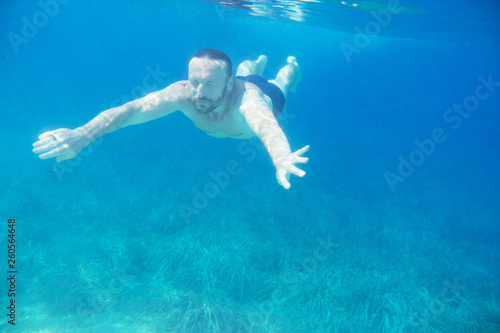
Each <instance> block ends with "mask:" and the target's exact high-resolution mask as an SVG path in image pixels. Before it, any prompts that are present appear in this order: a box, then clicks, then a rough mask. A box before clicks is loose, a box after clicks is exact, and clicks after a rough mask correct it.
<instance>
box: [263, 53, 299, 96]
mask: <svg viewBox="0 0 500 333" xmlns="http://www.w3.org/2000/svg"><path fill="white" fill-rule="evenodd" d="M286 61H287V62H288V64H287V65H286V66H285V67H283V68H282V69H280V71H279V72H278V75H277V76H276V79H274V80H269V82H271V83H274V84H275V85H277V86H278V88H280V89H281V91H282V92H283V94H284V95H285V98H286V97H287V96H288V92H290V91H291V92H293V93H294V92H295V90H296V89H297V85H298V84H299V82H300V80H302V75H301V74H300V68H299V64H298V63H297V59H295V57H293V56H290V57H288V58H287V59H286Z"/></svg>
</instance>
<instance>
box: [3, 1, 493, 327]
mask: <svg viewBox="0 0 500 333" xmlns="http://www.w3.org/2000/svg"><path fill="white" fill-rule="evenodd" d="M391 6H392V7H391ZM499 14H500V7H499V6H498V5H497V3H496V2H495V1H476V2H460V3H458V4H457V3H456V2H451V1H445V2H440V3H434V2H430V1H402V2H401V3H400V4H399V5H398V3H397V2H385V1H371V2H366V1H359V2H345V3H344V4H342V1H322V2H301V1H279V2H278V1H214V2H208V1H185V2H181V1H178V2H175V1H160V0H158V1H132V0H129V1H116V0H115V1H105V2H99V1H77V0H72V1H68V0H66V1H63V0H58V1H56V0H45V1H40V2H37V1H30V2H28V1H25V2H14V1H4V2H2V3H1V4H0V22H2V23H1V24H0V27H1V29H2V30H1V35H2V36H3V37H2V38H1V39H0V73H1V76H0V91H1V92H0V94H1V98H0V107H1V111H0V112H1V113H2V115H3V117H2V122H1V129H2V131H1V134H0V135H1V138H2V145H1V146H0V152H1V155H2V158H1V159H0V165H1V170H2V177H0V185H1V189H2V192H1V194H0V213H1V214H0V217H1V218H2V223H4V227H2V228H0V243H1V244H2V245H1V248H2V249H3V250H2V251H4V252H3V254H1V255H2V256H3V258H4V260H3V261H2V263H3V264H2V267H1V271H2V278H1V280H2V281H3V283H2V284H1V286H0V287H1V288H2V289H1V290H0V294H1V295H2V296H1V299H0V300H1V304H0V305H1V306H2V308H3V309H4V310H3V311H5V312H4V313H5V314H7V313H9V312H10V310H9V309H6V307H7V306H9V304H10V303H9V302H11V299H14V300H15V305H16V307H15V324H16V325H15V326H14V325H12V324H9V323H8V320H11V319H10V318H9V317H8V316H6V315H5V314H4V315H3V316H2V318H3V319H2V321H1V322H0V330H1V331H2V332H292V333H295V332H297V333H299V332H300V333H302V332H303V333H308V332H498V331H500V305H499V303H500V267H499V263H500V249H499V244H500V242H499V240H500V230H499V222H500V221H499V220H500V219H499V216H500V205H499V202H500V200H499V199H500V198H499V197H500V191H499V189H498V188H499V186H500V177H499V176H498V170H499V169H500V159H499V157H498V156H499V154H498V152H499V147H500V140H499V135H498V126H499V124H500V117H499V115H498V106H499V105H500V103H499V102H500V65H499V61H498V59H499V49H500V48H499V36H500V34H499V32H500V27H499V25H500V24H499V22H500V20H498V17H499ZM366 33H368V35H367V34H366ZM206 47H213V48H218V49H220V50H222V51H223V52H225V53H227V54H228V55H229V56H230V57H231V59H232V61H233V64H234V67H235V68H236V65H237V64H238V63H240V62H241V61H243V60H246V59H255V58H256V57H258V56H259V55H260V54H266V55H267V56H268V58H269V62H268V65H267V68H266V71H265V73H264V76H265V77H266V78H273V77H274V76H275V75H276V73H277V71H278V70H279V69H280V68H281V67H282V66H283V65H285V64H286V58H287V56H289V55H294V56H296V57H297V60H298V62H299V65H300V67H301V71H302V82H301V83H300V85H299V86H298V89H297V92H296V93H295V94H291V95H290V96H289V97H288V100H287V106H286V108H285V112H284V114H283V115H282V116H281V119H280V124H281V126H282V128H283V130H284V132H285V134H286V136H287V137H288V140H289V142H290V146H291V148H292V150H293V151H295V150H297V149H299V148H301V147H303V146H305V145H306V144H309V145H310V146H311V149H310V150H309V151H308V152H307V153H306V154H305V155H306V156H307V157H309V158H310V160H309V163H308V164H306V165H304V166H303V169H304V171H306V172H307V174H306V176H305V177H304V178H298V177H295V176H292V178H291V184H292V187H291V188H290V190H288V191H286V190H284V189H283V188H281V187H280V186H279V185H278V184H277V182H276V179H275V169H274V167H273V164H272V162H271V159H270V157H269V155H268V154H267V152H266V151H265V150H263V147H262V145H261V144H259V142H258V141H256V140H249V141H239V140H232V139H215V138H212V137H210V136H208V135H206V134H204V133H202V132H201V131H199V130H197V129H195V128H194V126H193V124H192V123H191V122H190V121H189V120H188V119H187V118H185V117H183V116H182V114H181V113H175V114H172V115H169V116H167V117H164V118H161V119H157V120H155V121H152V122H149V123H147V124H142V125H138V126H132V127H128V128H125V129H121V130H118V131H116V132H114V133H111V134H108V135H106V136H104V137H103V138H102V139H100V140H98V141H96V142H94V143H92V144H91V145H90V146H88V147H87V148H85V149H84V150H83V151H82V153H81V154H80V155H79V156H77V157H76V158H74V159H72V160H67V161H64V162H62V163H59V164H57V163H55V162H54V161H53V160H40V159H39V158H38V157H37V156H36V155H35V154H34V153H33V152H32V151H31V149H32V143H33V142H35V141H36V140H37V137H38V135H40V134H41V133H43V132H45V131H48V130H53V129H57V128H76V127H78V126H81V125H83V124H85V123H86V122H88V121H89V120H90V119H92V118H93V117H95V116H96V115H97V114H98V113H99V112H102V111H104V110H106V109H109V108H111V107H114V106H117V105H121V104H123V103H125V102H128V101H130V100H132V99H135V98H139V97H142V96H144V95H146V94H147V93H149V92H152V91H155V90H158V89H161V88H163V87H165V86H167V85H169V84H170V83H172V82H175V81H178V80H184V79H186V77H187V64H188V62H189V60H190V58H191V57H192V56H193V54H194V53H195V52H196V51H198V50H200V49H203V48H206ZM231 165H233V166H234V165H237V166H238V170H239V172H237V173H235V174H234V175H232V176H231V177H229V179H228V180H227V181H226V182H217V181H216V180H214V177H215V178H217V176H214V175H222V174H223V173H224V172H226V171H227V170H228V167H229V168H230V166H231ZM186 207H189V208H186ZM186 211H188V212H190V213H189V214H186ZM8 219H15V220H16V232H15V240H16V252H15V255H16V264H15V269H16V272H17V273H15V275H16V278H15V297H11V296H8V290H9V288H11V284H10V281H9V280H7V278H8V277H9V276H10V275H11V273H7V271H8V270H9V268H8V267H7V260H8V258H7V256H8V252H7V244H8V240H9V236H8V234H9V231H8V227H7V224H8Z"/></svg>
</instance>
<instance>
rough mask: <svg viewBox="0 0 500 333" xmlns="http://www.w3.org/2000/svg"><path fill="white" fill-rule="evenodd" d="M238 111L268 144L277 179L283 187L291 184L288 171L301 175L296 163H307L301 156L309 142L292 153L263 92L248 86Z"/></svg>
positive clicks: (263, 141)
mask: <svg viewBox="0 0 500 333" xmlns="http://www.w3.org/2000/svg"><path fill="white" fill-rule="evenodd" d="M240 112H241V113H242V114H243V116H244V117H245V120H246V121H247V123H248V126H249V127H250V128H251V129H252V131H254V133H255V134H256V135H257V136H258V137H259V138H260V140H261V141H262V143H263V144H264V146H265V147H266V148H267V151H268V152H269V155H271V159H272V160H273V164H274V166H275V167H276V179H277V181H278V183H279V184H280V185H281V186H283V187H284V188H285V189H287V190H288V189H289V188H290V182H289V181H288V180H289V178H290V174H292V173H293V174H294V175H297V176H299V177H303V176H304V175H305V174H306V173H305V172H304V171H303V170H300V169H299V168H297V167H296V166H295V164H296V163H307V161H308V158H306V157H301V155H302V154H303V153H305V152H306V151H307V150H309V146H305V147H303V148H302V149H299V150H297V151H296V152H294V153H292V152H291V150H290V145H289V144H288V140H287V138H286V136H285V133H283V131H282V129H281V128H280V127H279V125H278V122H277V121H276V118H275V117H274V114H273V112H272V111H271V108H270V107H269V105H268V104H267V103H266V101H265V100H264V96H263V94H262V92H259V91H257V90H255V89H249V90H247V91H246V92H245V94H244V96H243V101H242V105H241V107H240Z"/></svg>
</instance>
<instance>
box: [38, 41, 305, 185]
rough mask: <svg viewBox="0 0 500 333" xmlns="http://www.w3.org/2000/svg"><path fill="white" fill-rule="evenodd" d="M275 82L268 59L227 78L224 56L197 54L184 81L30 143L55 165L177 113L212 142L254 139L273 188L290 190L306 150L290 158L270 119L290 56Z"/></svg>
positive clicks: (292, 74)
mask: <svg viewBox="0 0 500 333" xmlns="http://www.w3.org/2000/svg"><path fill="white" fill-rule="evenodd" d="M287 62H288V64H287V65H286V66H285V67H283V68H282V69H281V70H280V71H279V73H278V75H277V77H276V79H274V80H270V81H267V80H266V79H264V78H262V72H263V71H264V67H265V65H266V63H267V57H266V56H263V55H261V56H260V57H259V58H258V59H257V60H256V61H250V60H246V61H244V62H243V63H241V64H240V65H239V66H238V69H237V73H236V77H233V76H232V64H231V60H230V59H229V57H228V56H227V55H226V54H224V53H223V52H221V51H218V50H215V49H205V50H201V51H199V52H197V53H196V54H195V55H194V57H193V58H192V59H191V61H190V62H189V73H188V76H189V79H188V81H179V82H176V83H173V84H171V85H170V86H168V87H167V88H165V89H163V90H159V91H156V92H153V93H151V94H149V95H147V96H145V97H143V98H139V99H136V100H134V101H131V102H128V103H126V104H124V105H122V106H119V107H115V108H112V109H109V110H106V111H104V112H102V113H100V114H99V115H98V116H97V117H95V118H94V119H92V120H91V121H90V122H88V123H87V124H86V125H84V126H82V127H78V128H76V129H74V130H71V129H68V128H61V129H58V130H55V131H49V132H45V133H43V134H42V135H40V136H39V137H38V138H39V141H37V142H35V143H34V144H33V147H34V149H33V152H34V153H35V154H40V158H41V159H47V158H52V157H57V162H61V161H64V160H66V159H70V158H73V157H75V156H76V155H77V154H78V153H79V152H80V150H81V149H82V148H83V147H85V146H86V145H88V144H89V143H91V142H92V141H94V140H95V139H97V138H98V137H100V136H102V135H104V134H107V133H110V132H113V131H115V130H117V129H119V128H123V127H127V126H130V125H136V124H141V123H145V122H147V121H151V120H154V119H157V118H160V117H163V116H166V115H168V114H171V113H173V112H175V111H181V112H182V113H184V115H186V116H187V117H188V118H189V119H191V121H193V123H194V124H195V125H196V126H197V127H198V128H199V129H200V130H202V131H204V132H205V133H207V134H208V135H211V136H214V137H217V138H234V139H243V140H244V139H250V138H252V137H254V136H257V137H258V138H259V139H260V140H261V141H262V143H263V144H264V146H265V147H266V149H267V151H268V152H269V154H270V155H271V159H272V161H273V164H274V166H275V167H276V178H277V180H278V183H279V184H280V185H281V186H283V187H284V188H285V189H289V188H290V183H289V177H290V174H294V175H297V176H299V177H303V176H304V175H305V172H304V171H302V170H300V169H299V168H297V167H296V166H295V164H296V163H307V161H308V158H306V157H302V156H301V155H302V154H303V153H305V152H306V151H307V150H308V149H309V146H305V147H304V148H302V149H299V150H297V151H296V152H294V153H292V152H291V150H290V146H289V144H288V141H287V138H286V136H285V134H284V133H283V131H282V130H281V128H280V127H279V125H278V122H277V121H276V119H275V116H276V115H277V114H278V113H279V112H281V111H282V110H283V108H284V106H285V98H286V96H287V95H288V93H289V91H293V92H294V91H295V88H296V86H297V84H298V83H299V81H300V69H299V66H298V64H297V61H296V60H295V58H294V57H288V59H287Z"/></svg>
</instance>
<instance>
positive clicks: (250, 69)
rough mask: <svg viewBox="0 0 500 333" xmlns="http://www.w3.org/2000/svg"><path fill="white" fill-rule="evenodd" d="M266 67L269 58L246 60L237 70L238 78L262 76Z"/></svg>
mask: <svg viewBox="0 0 500 333" xmlns="http://www.w3.org/2000/svg"><path fill="white" fill-rule="evenodd" d="M266 65H267V57H266V56H265V55H261V56H259V58H258V59H257V60H245V61H243V62H242V63H241V64H240V65H239V66H238V69H237V70H236V76H248V75H259V76H262V73H263V72H264V68H265V67H266Z"/></svg>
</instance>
